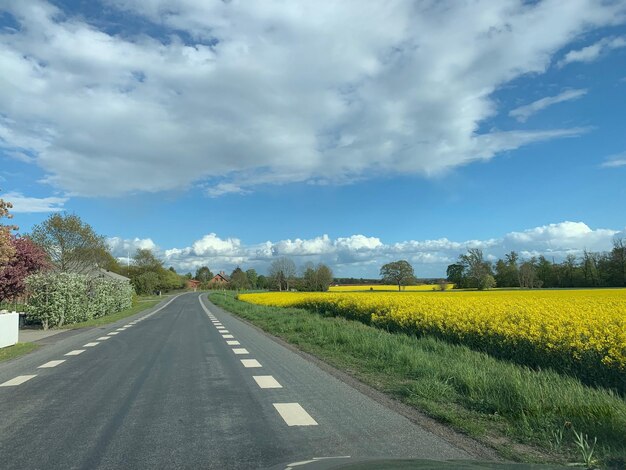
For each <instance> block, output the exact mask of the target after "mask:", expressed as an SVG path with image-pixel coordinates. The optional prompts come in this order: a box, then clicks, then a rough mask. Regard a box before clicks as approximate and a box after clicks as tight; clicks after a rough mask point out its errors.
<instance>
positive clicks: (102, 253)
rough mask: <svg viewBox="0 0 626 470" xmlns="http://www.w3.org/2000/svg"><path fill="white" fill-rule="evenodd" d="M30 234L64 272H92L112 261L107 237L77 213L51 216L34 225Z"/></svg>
mask: <svg viewBox="0 0 626 470" xmlns="http://www.w3.org/2000/svg"><path fill="white" fill-rule="evenodd" d="M30 237H31V238H32V240H33V241H34V242H35V243H36V244H37V245H39V246H40V247H41V248H43V250H44V251H45V252H46V253H47V254H48V256H49V257H50V259H51V260H52V263H53V264H54V266H55V268H56V269H57V270H58V271H61V272H64V273H70V272H71V273H89V272H91V271H92V270H93V269H94V267H96V266H99V267H103V268H104V267H106V266H108V265H110V264H111V263H112V261H111V259H112V256H111V254H110V253H109V251H108V247H107V245H106V242H105V239H104V237H103V236H101V235H98V234H96V232H95V231H94V230H93V228H92V227H91V226H90V225H89V224H87V223H85V222H83V221H82V220H81V218H80V217H78V216H77V215H75V214H65V213H64V214H59V213H55V214H52V215H50V217H48V218H47V219H46V220H45V221H43V222H42V223H41V224H39V225H35V226H34V227H33V232H32V234H31V235H30Z"/></svg>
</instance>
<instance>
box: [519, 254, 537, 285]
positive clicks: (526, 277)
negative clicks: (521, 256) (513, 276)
mask: <svg viewBox="0 0 626 470" xmlns="http://www.w3.org/2000/svg"><path fill="white" fill-rule="evenodd" d="M518 276H519V286H520V287H521V288H522V289H533V288H535V287H541V285H542V282H541V280H540V279H538V278H537V260H536V259H535V258H531V259H530V260H528V261H524V262H523V263H522V264H521V265H520V267H519V273H518Z"/></svg>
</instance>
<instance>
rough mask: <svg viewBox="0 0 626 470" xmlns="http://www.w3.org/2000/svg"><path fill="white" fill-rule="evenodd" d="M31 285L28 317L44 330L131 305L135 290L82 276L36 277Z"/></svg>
mask: <svg viewBox="0 0 626 470" xmlns="http://www.w3.org/2000/svg"><path fill="white" fill-rule="evenodd" d="M26 284H27V286H28V292H29V299H28V316H29V317H30V318H32V319H35V320H39V321H41V323H42V325H43V327H44V329H48V328H50V327H51V326H63V325H65V324H69V323H78V322H82V321H86V320H89V319H91V318H94V317H101V316H104V315H108V314H111V313H115V312H118V311H120V310H124V309H126V308H128V307H130V306H131V304H132V296H133V288H132V286H131V285H130V284H128V283H127V282H124V281H116V280H113V279H106V278H95V279H92V278H89V277H88V276H84V275H81V274H70V273H48V274H33V275H32V276H29V277H28V278H27V279H26Z"/></svg>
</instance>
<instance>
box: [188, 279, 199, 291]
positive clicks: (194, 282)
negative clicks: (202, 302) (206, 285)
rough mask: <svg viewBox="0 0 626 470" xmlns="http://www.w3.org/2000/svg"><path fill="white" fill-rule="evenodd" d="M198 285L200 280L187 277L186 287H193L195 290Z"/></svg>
mask: <svg viewBox="0 0 626 470" xmlns="http://www.w3.org/2000/svg"><path fill="white" fill-rule="evenodd" d="M199 286H200V281H197V280H195V279H187V289H193V290H194V292H195V291H196V290H197V289H198V287H199Z"/></svg>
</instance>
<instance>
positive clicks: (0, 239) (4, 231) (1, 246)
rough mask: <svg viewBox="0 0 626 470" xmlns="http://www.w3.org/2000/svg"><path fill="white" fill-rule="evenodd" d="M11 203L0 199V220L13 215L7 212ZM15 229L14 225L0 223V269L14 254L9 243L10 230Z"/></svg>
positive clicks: (10, 217)
mask: <svg viewBox="0 0 626 470" xmlns="http://www.w3.org/2000/svg"><path fill="white" fill-rule="evenodd" d="M12 207H13V205H12V204H11V203H10V202H5V201H3V200H2V199H0V220H1V219H3V218H7V219H12V218H13V215H12V214H10V213H9V209H11V208H12ZM12 230H17V227H15V226H14V225H3V224H0V270H2V268H3V266H4V265H5V264H6V263H8V262H9V260H11V258H13V255H14V254H15V251H14V248H13V244H12V243H11V231H12Z"/></svg>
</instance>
